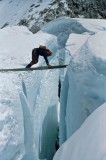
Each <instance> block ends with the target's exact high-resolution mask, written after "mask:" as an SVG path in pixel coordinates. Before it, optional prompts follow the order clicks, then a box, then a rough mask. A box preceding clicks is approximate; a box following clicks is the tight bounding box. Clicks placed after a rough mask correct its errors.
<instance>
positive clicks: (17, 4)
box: [0, 0, 51, 27]
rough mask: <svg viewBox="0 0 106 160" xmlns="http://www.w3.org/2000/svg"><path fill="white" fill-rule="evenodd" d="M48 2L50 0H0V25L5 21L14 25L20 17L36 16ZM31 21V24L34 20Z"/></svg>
mask: <svg viewBox="0 0 106 160" xmlns="http://www.w3.org/2000/svg"><path fill="white" fill-rule="evenodd" d="M50 2H51V0H43V1H42V2H39V1H38V0H36V1H35V0H30V1H29V0H21V1H20V0H17V1H13V0H8V2H7V0H3V1H0V27H2V26H3V25H4V24H6V23H9V24H10V25H13V24H14V25H16V24H17V23H19V21H20V20H21V19H29V17H30V16H33V17H35V18H38V17H39V12H40V11H42V10H43V9H45V8H47V7H48V5H49V4H50ZM31 6H32V7H31ZM36 6H37V7H36ZM31 23H32V24H33V23H34V20H32V22H31Z"/></svg>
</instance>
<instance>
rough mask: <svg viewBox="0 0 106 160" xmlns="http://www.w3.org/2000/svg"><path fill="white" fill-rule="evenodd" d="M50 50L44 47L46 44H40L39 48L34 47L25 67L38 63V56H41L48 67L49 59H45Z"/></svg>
mask: <svg viewBox="0 0 106 160" xmlns="http://www.w3.org/2000/svg"><path fill="white" fill-rule="evenodd" d="M51 55H52V52H51V51H50V50H49V49H47V48H46V46H43V45H40V46H39V48H34V49H33V50H32V61H31V62H30V63H29V64H28V65H27V66H26V68H30V67H31V66H32V65H34V64H36V63H38V59H39V56H43V57H44V59H45V61H46V64H47V65H48V68H50V67H51V65H50V64H49V61H48V59H47V57H48V56H51Z"/></svg>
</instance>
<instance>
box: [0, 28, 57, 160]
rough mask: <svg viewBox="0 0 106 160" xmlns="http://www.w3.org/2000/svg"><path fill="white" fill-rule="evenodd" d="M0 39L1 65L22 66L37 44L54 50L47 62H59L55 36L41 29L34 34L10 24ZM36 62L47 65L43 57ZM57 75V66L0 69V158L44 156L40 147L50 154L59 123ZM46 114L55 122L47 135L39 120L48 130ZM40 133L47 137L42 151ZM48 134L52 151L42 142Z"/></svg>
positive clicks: (32, 158)
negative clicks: (37, 69) (4, 70)
mask: <svg viewBox="0 0 106 160" xmlns="http://www.w3.org/2000/svg"><path fill="white" fill-rule="evenodd" d="M0 43H1V45H0V68H19V67H25V66H26V65H27V64H28V63H29V62H30V61H31V51H32V49H33V48H35V47H39V45H40V44H43V45H46V46H47V47H48V48H49V49H50V50H51V51H52V52H53V55H52V58H49V61H50V64H51V65H58V59H57V58H56V56H55V54H56V53H57V49H58V48H57V39H56V37H55V36H53V35H49V34H47V33H43V32H42V31H40V32H39V33H37V34H36V35H34V34H32V33H31V32H29V31H28V29H27V28H26V27H17V26H12V27H6V28H4V29H1V30H0ZM51 43H52V45H51ZM57 54H58V53H57ZM39 65H40V66H42V65H46V63H45V60H44V59H43V58H42V57H40V59H39V63H38V64H37V65H34V67H35V66H39ZM58 79H59V70H58V69H57V70H52V71H50V70H48V71H28V72H22V73H21V72H8V73H0V106H1V107H0V114H1V119H0V128H1V130H0V135H1V139H2V140H1V141H0V159H2V160H6V159H7V160H10V159H14V160H15V159H23V160H24V159H25V160H27V159H30V160H35V159H38V157H39V156H40V155H41V156H42V157H43V155H42V153H40V152H41V151H42V150H43V153H46V156H48V157H50V156H51V157H53V154H54V152H55V147H54V146H55V140H54V139H56V135H57V125H58V117H57V107H56V106H57V105H58V92H57V90H58ZM53 95H55V97H53ZM41 102H42V103H41ZM51 108H52V109H51ZM49 110H50V111H51V112H50V111H49ZM52 112H54V114H52V116H50V117H49V116H48V114H50V113H52ZM46 116H47V119H48V120H49V119H50V121H51V122H52V123H53V124H54V125H52V128H53V130H54V132H53V133H54V134H53V133H51V131H50V132H48V136H47V137H46V132H45V131H44V128H43V129H42V124H44V125H45V127H46V128H47V130H48V127H49V125H48V124H47V122H46V121H45V117H46ZM41 130H42V131H41ZM43 132H44V134H43V135H42V133H43ZM40 135H41V137H44V138H45V137H46V139H45V140H44V139H43V138H42V141H43V144H41V146H40V148H41V151H40V150H39V145H40V143H41V142H40V141H39V136H40ZM49 137H52V141H51V142H49V144H50V145H51V148H50V149H51V150H52V149H53V150H52V151H51V152H48V150H49V146H48V149H47V148H44V146H43V145H44V144H45V143H46V141H47V139H48V138H49ZM42 148H43V149H42ZM23 156H24V157H23ZM44 156H45V154H44ZM17 157H18V158H17ZM22 157H23V158H22ZM43 158H45V157H43Z"/></svg>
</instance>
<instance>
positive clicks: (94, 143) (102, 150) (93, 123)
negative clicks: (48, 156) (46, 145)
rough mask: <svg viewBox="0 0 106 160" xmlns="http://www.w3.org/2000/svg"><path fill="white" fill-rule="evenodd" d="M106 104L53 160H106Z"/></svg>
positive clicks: (93, 114) (91, 116) (65, 144)
mask: <svg viewBox="0 0 106 160" xmlns="http://www.w3.org/2000/svg"><path fill="white" fill-rule="evenodd" d="M105 122H106V103H104V104H103V105H102V106H100V107H99V108H98V109H97V110H96V111H94V112H93V113H92V114H91V115H90V116H89V117H88V118H87V120H86V121H85V122H84V124H83V125H82V126H81V127H80V129H79V130H77V132H76V133H75V134H74V135H73V136H71V138H69V139H68V140H67V141H66V142H65V143H64V144H63V145H62V146H61V147H60V149H59V150H58V151H57V153H56V155H55V156H54V158H53V160H94V159H95V160H105V159H106V123H105Z"/></svg>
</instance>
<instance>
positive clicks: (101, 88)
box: [0, 17, 106, 160]
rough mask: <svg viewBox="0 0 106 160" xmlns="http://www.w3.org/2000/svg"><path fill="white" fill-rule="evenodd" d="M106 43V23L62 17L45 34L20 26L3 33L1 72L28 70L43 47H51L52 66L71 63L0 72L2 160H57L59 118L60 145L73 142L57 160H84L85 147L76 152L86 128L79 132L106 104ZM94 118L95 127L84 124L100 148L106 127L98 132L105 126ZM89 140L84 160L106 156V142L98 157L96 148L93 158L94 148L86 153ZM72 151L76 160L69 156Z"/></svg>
mask: <svg viewBox="0 0 106 160" xmlns="http://www.w3.org/2000/svg"><path fill="white" fill-rule="evenodd" d="M105 42H106V22H105V20H90V19H89V20H84V19H70V18H67V17H61V18H58V19H57V20H54V21H52V22H50V23H48V24H47V25H45V26H44V27H42V31H40V32H38V33H36V34H32V33H31V32H30V31H28V29H27V28H25V27H18V26H11V27H6V28H4V29H1V30H0V69H2V68H19V67H25V66H26V65H27V64H28V63H29V61H30V60H31V51H32V49H33V48H35V47H38V46H39V45H40V44H44V45H46V46H47V47H48V48H49V49H50V50H51V51H52V52H53V55H52V56H51V57H50V58H49V61H50V64H51V65H58V64H61V63H62V64H68V63H70V64H69V66H68V67H67V69H65V70H64V69H57V70H47V71H27V72H26V71H25V72H8V73H5V72H3V73H2V72H0V135H1V136H0V139H1V141H0V159H1V160H44V159H45V160H52V158H53V155H54V153H55V151H56V149H55V141H56V137H57V130H58V115H59V116H60V119H59V120H60V121H59V122H60V124H59V140H60V142H59V143H60V145H62V144H63V143H64V142H65V141H66V140H67V139H68V138H70V137H71V136H72V137H71V141H72V142H73V143H71V142H70V140H69V143H68V144H69V145H67V143H66V144H65V147H64V144H63V145H62V148H65V149H66V150H64V149H63V151H62V152H63V153H61V147H60V149H59V151H58V152H57V154H56V156H55V158H54V159H55V160H60V159H61V156H60V155H61V154H62V155H63V157H64V160H69V159H70V160H83V159H81V158H80V159H78V157H79V153H80V149H81V147H78V150H77V147H76V145H78V143H77V141H78V139H80V138H81V139H82V138H84V135H86V132H87V129H86V127H83V126H82V128H83V129H81V131H80V130H78V129H79V128H80V127H81V125H83V122H84V121H85V120H86V119H87V117H88V116H89V115H90V114H91V113H92V112H93V111H94V110H96V109H97V108H98V107H100V106H101V105H102V104H103V103H104V102H105V101H106V96H105V95H106V94H105V92H106V83H105V82H106V67H105V66H106V46H105ZM43 65H46V64H45V61H44V59H43V58H42V57H40V59H39V63H38V64H36V65H35V66H43ZM59 79H61V82H62V89H61V97H60V113H57V112H58V104H59V99H58V81H59ZM102 107H103V106H101V108H102ZM103 110H105V107H103ZM97 113H98V117H99V114H100V117H102V113H103V112H102V111H101V110H98V111H97ZM95 114H96V113H94V115H95ZM104 114H105V112H104ZM92 117H93V115H92ZM96 117H97V116H96ZM104 117H105V116H103V119H104ZM89 119H90V117H89ZM89 119H88V120H87V121H90V123H91V124H92V126H90V125H89V124H88V123H87V121H86V122H85V125H86V126H87V127H88V132H87V133H89V132H90V133H89V134H90V136H92V137H95V139H94V141H93V140H91V142H92V143H91V144H90V145H91V146H92V147H93V146H95V141H96V138H97V139H98V141H97V144H98V143H99V139H100V138H101V135H105V128H106V127H105V123H103V125H102V128H103V130H100V132H101V134H98V133H99V129H101V126H100V127H98V128H97V127H96V126H95V125H96V121H94V119H95V118H91V119H90V120H89ZM98 121H99V120H98ZM100 125H101V123H100ZM93 126H95V127H96V130H97V131H95V132H96V133H97V135H96V136H95V135H94V134H93V131H91V130H92V127H93ZM89 127H91V128H89ZM90 129H91V130H90ZM77 130H78V132H76V131H77ZM75 132H76V133H75ZM74 133H75V135H74ZM80 133H81V134H80ZM76 134H77V136H76ZM73 137H75V138H73ZM102 138H103V139H104V143H103V144H106V141H105V137H102ZM73 139H74V140H73ZM86 140H87V139H86ZM83 141H84V140H82V141H81V140H80V142H83ZM88 141H89V143H90V140H89V137H88ZM80 142H79V144H80ZM85 142H86V141H85ZM85 142H83V144H84V149H85V150H84V152H83V150H82V152H81V157H85V159H84V160H88V158H89V156H88V155H89V154H90V153H91V155H90V156H93V157H96V156H97V157H98V159H96V158H93V157H92V159H95V160H101V157H103V156H105V155H104V151H105V145H102V142H103V140H102V141H101V144H100V152H99V151H98V154H97V150H96V148H95V150H94V153H93V155H92V152H90V151H92V150H93V149H92V150H87V149H88V143H85ZM73 145H74V146H75V147H74V146H73ZM67 147H68V149H67ZM69 148H72V150H70V149H69ZM97 149H98V148H97ZM98 150H99V149H98ZM66 151H68V153H67V152H66ZM71 152H72V153H73V154H72V156H73V157H69V156H68V155H70V154H71ZM76 157H77V159H75V158H76ZM89 160H91V158H90V159H89ZM103 160H104V159H103Z"/></svg>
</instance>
